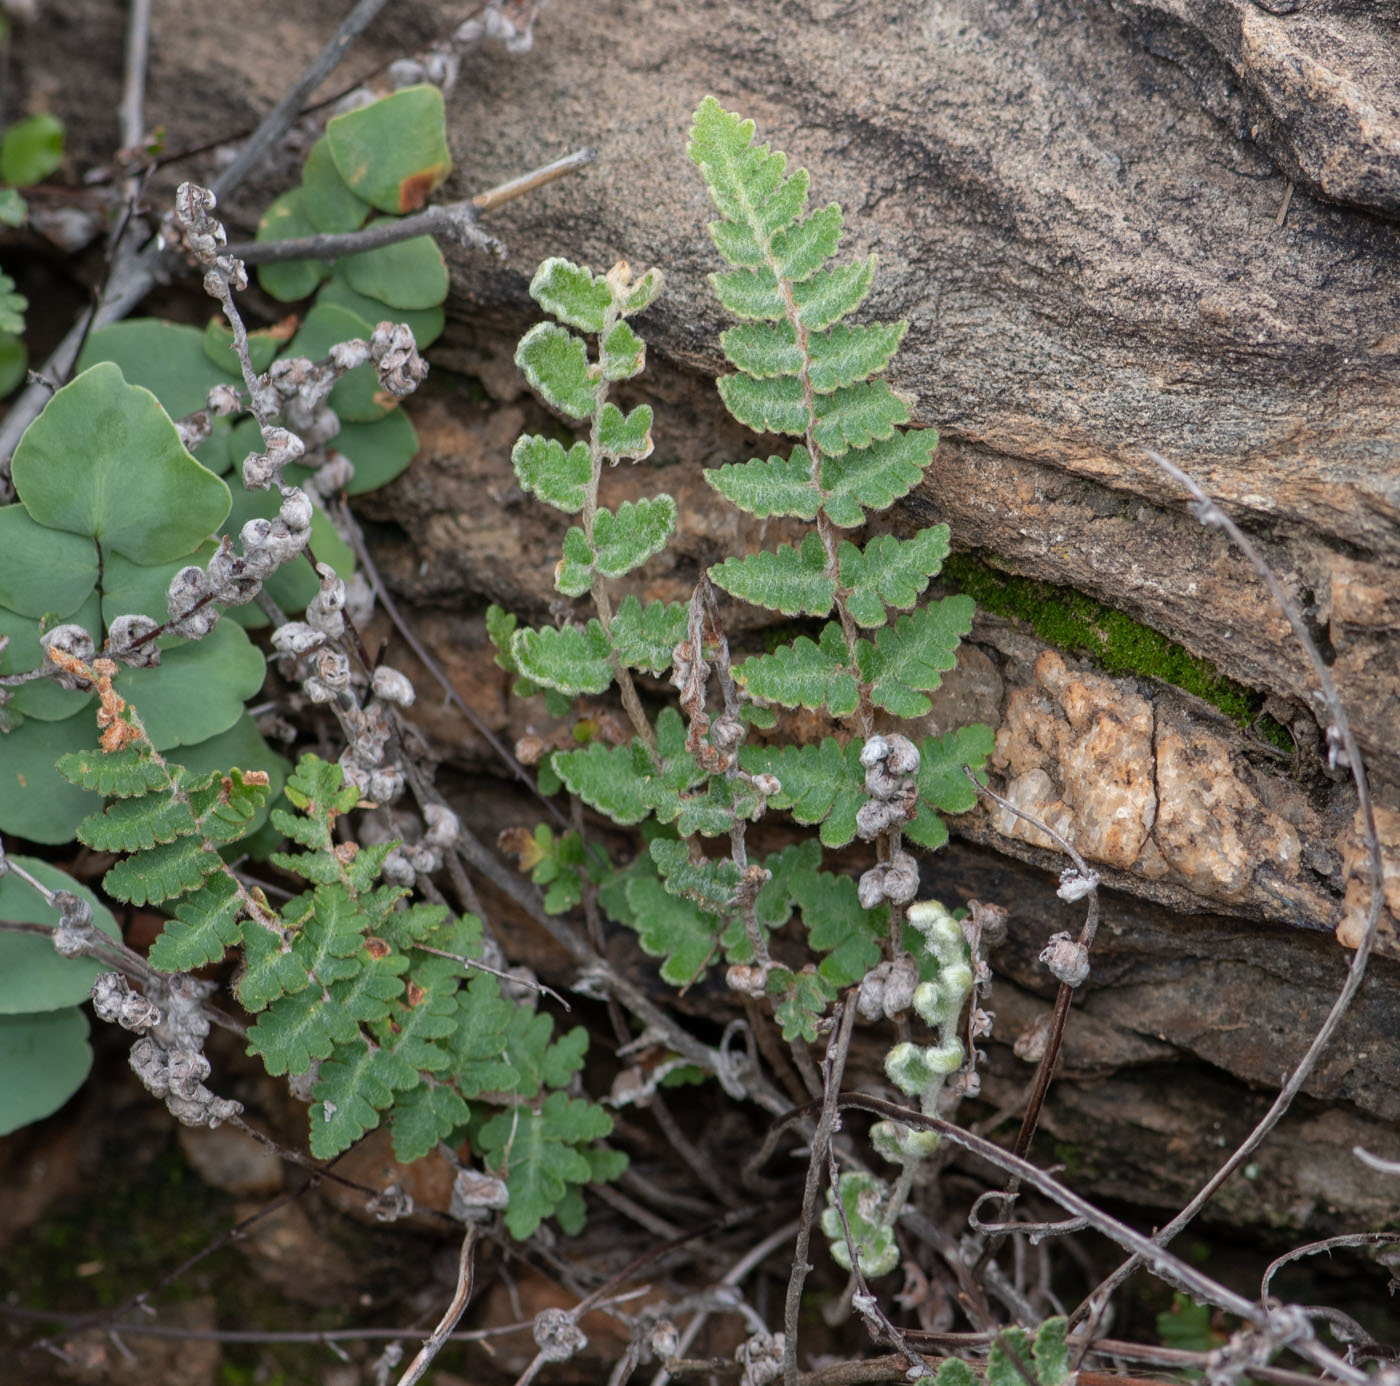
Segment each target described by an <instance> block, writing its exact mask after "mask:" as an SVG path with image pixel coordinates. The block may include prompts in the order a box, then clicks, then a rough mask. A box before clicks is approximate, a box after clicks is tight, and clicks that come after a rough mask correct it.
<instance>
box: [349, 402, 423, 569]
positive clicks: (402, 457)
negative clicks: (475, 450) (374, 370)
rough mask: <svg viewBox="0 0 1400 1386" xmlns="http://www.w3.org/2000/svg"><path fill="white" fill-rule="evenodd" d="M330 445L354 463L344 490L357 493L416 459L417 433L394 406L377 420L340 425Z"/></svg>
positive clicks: (384, 482)
mask: <svg viewBox="0 0 1400 1386" xmlns="http://www.w3.org/2000/svg"><path fill="white" fill-rule="evenodd" d="M330 445H331V447H332V448H334V449H335V450H336V451H337V452H343V453H344V454H345V456H346V457H348V458H349V459H350V460H351V461H352V462H353V463H354V464H355V475H354V478H353V479H352V480H351V482H350V484H349V486H347V487H346V488H345V489H346V491H347V493H348V494H350V495H352V496H358V495H362V494H363V493H364V492H366V491H374V490H377V489H378V488H379V487H380V486H384V485H387V484H388V483H389V482H391V481H392V480H393V479H394V478H395V477H396V476H398V474H399V473H400V472H401V471H403V469H404V468H405V467H407V466H408V464H409V463H410V462H412V461H413V459H414V457H415V456H417V453H418V434H417V432H416V431H415V430H414V427H413V425H412V423H410V422H409V418H408V415H407V414H405V413H404V411H403V410H402V409H393V410H390V412H389V413H387V414H386V415H385V416H384V417H383V418H382V419H379V420H377V421H376V422H375V423H343V424H341V426H340V432H339V433H337V434H336V436H335V437H334V438H333V439H332V440H331V444H330ZM336 571H337V572H339V571H340V569H339V567H337V568H336Z"/></svg>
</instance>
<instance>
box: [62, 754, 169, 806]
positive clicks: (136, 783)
mask: <svg viewBox="0 0 1400 1386" xmlns="http://www.w3.org/2000/svg"><path fill="white" fill-rule="evenodd" d="M58 772H59V774H61V775H62V776H63V777H64V778H65V779H66V780H68V781H70V782H71V783H73V784H80V785H82V787H83V788H84V789H93V790H96V791H97V793H99V794H109V795H113V796H115V797H116V798H119V799H129V798H131V797H132V796H134V795H138V794H146V793H148V792H149V791H151V790H153V789H164V788H165V786H166V785H167V783H168V782H169V777H168V774H167V771H166V770H165V768H164V766H162V765H161V764H160V762H159V761H158V760H156V759H155V757H154V756H153V755H152V754H151V747H150V745H149V744H148V743H147V742H144V741H143V742H140V743H139V744H137V745H134V746H127V747H124V748H123V749H122V750H120V751H113V752H111V753H110V754H109V753H108V752H106V751H100V750H97V749H96V748H94V749H93V750H91V751H76V752H71V753H70V754H68V755H65V756H61V757H60V758H59V761H58Z"/></svg>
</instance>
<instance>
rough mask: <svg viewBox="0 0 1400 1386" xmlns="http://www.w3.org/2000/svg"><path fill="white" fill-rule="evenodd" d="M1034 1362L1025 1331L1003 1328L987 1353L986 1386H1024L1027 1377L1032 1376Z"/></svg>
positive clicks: (1022, 1329)
mask: <svg viewBox="0 0 1400 1386" xmlns="http://www.w3.org/2000/svg"><path fill="white" fill-rule="evenodd" d="M1034 1360H1035V1359H1034V1358H1033V1357H1032V1355H1031V1340H1030V1338H1029V1336H1028V1335H1027V1334H1026V1330H1025V1329H1024V1328H1003V1329H1002V1331H1001V1332H1000V1333H998V1334H997V1336H996V1338H995V1339H994V1340H993V1342H992V1346H991V1350H990V1351H989V1352H988V1353H987V1376H986V1382H987V1386H1025V1383H1026V1377H1027V1375H1032V1376H1033V1375H1034V1366H1033V1364H1034ZM1018 1364H1019V1365H1018Z"/></svg>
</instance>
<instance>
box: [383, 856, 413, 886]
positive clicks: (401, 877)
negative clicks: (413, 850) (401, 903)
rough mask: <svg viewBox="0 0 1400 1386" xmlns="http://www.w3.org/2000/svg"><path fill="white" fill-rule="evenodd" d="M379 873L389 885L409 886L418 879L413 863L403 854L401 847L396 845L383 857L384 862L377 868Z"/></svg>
mask: <svg viewBox="0 0 1400 1386" xmlns="http://www.w3.org/2000/svg"><path fill="white" fill-rule="evenodd" d="M379 874H380V875H381V876H382V877H383V878H384V879H385V880H386V881H387V882H388V883H389V884H390V885H396V886H411V885H412V884H413V883H414V881H415V880H417V879H418V873H417V871H416V870H415V868H414V866H413V863H412V862H411V861H409V860H408V858H407V857H405V856H404V854H403V851H402V849H401V848H398V847H395V848H394V850H393V851H392V852H390V853H389V855H388V856H387V857H385V858H384V864H383V866H381V867H380V868H379Z"/></svg>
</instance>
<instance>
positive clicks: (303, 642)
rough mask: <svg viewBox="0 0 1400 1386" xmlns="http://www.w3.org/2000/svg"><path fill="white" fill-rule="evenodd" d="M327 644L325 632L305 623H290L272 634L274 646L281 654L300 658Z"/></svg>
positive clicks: (279, 627)
mask: <svg viewBox="0 0 1400 1386" xmlns="http://www.w3.org/2000/svg"><path fill="white" fill-rule="evenodd" d="M325 643H326V636H325V632H324V631H319V630H317V629H316V628H315V627H314V626H308V625H307V624H306V622H305V621H288V622H287V623H286V624H285V625H281V626H278V627H277V629H276V630H275V631H273V632H272V646H273V648H274V649H275V650H276V651H277V652H278V653H279V654H284V655H291V656H293V657H294V658H299V657H300V656H301V655H304V654H309V653H310V652H311V651H312V650H315V649H318V648H319V647H320V646H322V645H324V644H325Z"/></svg>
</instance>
